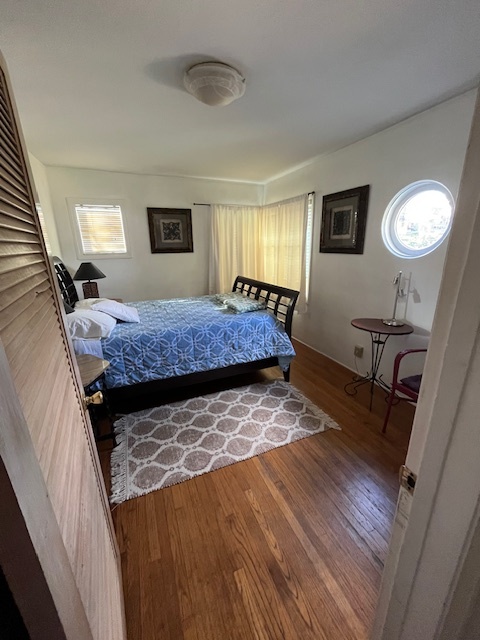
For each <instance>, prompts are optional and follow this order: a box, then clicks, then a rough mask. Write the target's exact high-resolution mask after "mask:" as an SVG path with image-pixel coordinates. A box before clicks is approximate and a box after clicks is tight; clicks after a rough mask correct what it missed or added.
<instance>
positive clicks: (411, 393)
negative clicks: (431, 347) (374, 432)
mask: <svg viewBox="0 0 480 640" xmlns="http://www.w3.org/2000/svg"><path fill="white" fill-rule="evenodd" d="M426 351H427V350H426V349H405V351H400V353H397V355H396V356H395V362H394V365H393V380H392V389H391V391H390V395H389V397H388V407H387V413H386V415H385V420H384V422H383V429H382V433H385V431H386V429H387V424H388V419H389V417H390V411H391V410H392V403H393V400H394V398H397V400H410V401H411V400H413V401H414V402H416V401H417V400H418V394H419V391H420V384H421V382H422V376H421V374H420V375H415V376H409V377H408V378H402V379H401V380H399V379H398V372H399V369H400V363H401V362H402V360H403V358H404V357H405V356H408V355H409V354H411V353H421V352H426ZM397 391H399V392H400V393H403V395H404V396H407V397H406V398H403V397H401V396H397V395H396V392H397Z"/></svg>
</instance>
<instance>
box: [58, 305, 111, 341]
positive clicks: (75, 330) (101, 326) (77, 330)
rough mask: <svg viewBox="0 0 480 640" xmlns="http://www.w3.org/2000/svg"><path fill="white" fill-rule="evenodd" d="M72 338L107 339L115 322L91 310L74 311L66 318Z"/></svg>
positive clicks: (99, 312) (103, 314)
mask: <svg viewBox="0 0 480 640" xmlns="http://www.w3.org/2000/svg"><path fill="white" fill-rule="evenodd" d="M66 321H67V327H68V330H69V332H70V335H71V337H72V338H82V339H86V338H108V336H109V335H110V334H111V333H112V331H113V329H114V328H115V325H116V324H117V321H116V320H115V318H112V317H111V316H109V315H107V314H106V313H102V312H101V311H93V310H92V309H75V311H74V312H73V313H69V314H68V315H67V316H66Z"/></svg>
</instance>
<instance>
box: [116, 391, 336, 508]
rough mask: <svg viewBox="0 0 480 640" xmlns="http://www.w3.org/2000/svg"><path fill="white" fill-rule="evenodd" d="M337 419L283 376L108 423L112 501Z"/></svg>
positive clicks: (221, 464)
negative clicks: (111, 429)
mask: <svg viewBox="0 0 480 640" xmlns="http://www.w3.org/2000/svg"><path fill="white" fill-rule="evenodd" d="M330 428H333V429H339V428H340V427H339V426H338V425H337V424H336V423H335V422H334V421H333V420H332V419H331V418H329V416H327V414H326V413H324V412H323V411H322V410H321V409H319V408H318V407H316V406H315V405H313V404H312V403H311V402H310V401H309V400H307V398H305V397H304V396H303V395H302V394H301V393H300V392H299V391H298V390H297V389H295V387H293V386H292V385H291V384H288V383H286V382H284V381H283V380H274V381H269V382H265V383H264V382H262V383H256V384H251V385H248V386H246V387H240V388H237V389H229V390H227V391H220V392H218V393H211V394H209V395H206V396H200V397H199V398H191V399H189V400H182V401H179V402H174V403H172V404H167V405H163V406H161V407H156V408H154V409H146V410H144V411H138V412H136V413H131V414H129V415H126V416H124V417H123V418H121V419H120V420H118V421H117V422H116V423H115V434H116V438H117V442H118V445H117V446H116V447H115V449H114V450H113V452H112V495H111V497H110V501H111V502H112V503H116V504H118V503H120V502H124V501H125V500H129V499H130V498H135V497H137V496H141V495H145V494H146V493H150V492H151V491H155V490H156V489H162V488H165V487H169V486H170V485H173V484H177V483H179V482H183V481H184V480H189V479H190V478H194V477H195V476H199V475H201V474H203V473H207V472H208V471H214V470H215V469H220V468H221V467H225V466H227V465H230V464H234V463H235V462H239V461H240V460H246V459H247V458H251V457H253V456H256V455H258V454H260V453H265V452H266V451H270V450H271V449H274V448H275V447H281V446H283V445H285V444H289V443H291V442H295V441H296V440H301V439H302V438H307V437H308V436H312V435H314V434H315V433H320V432H322V431H326V430H327V429H330Z"/></svg>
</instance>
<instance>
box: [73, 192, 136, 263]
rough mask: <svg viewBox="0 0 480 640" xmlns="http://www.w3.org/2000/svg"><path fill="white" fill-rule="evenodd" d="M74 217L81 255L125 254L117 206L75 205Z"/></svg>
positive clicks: (120, 210) (121, 221) (120, 211)
mask: <svg viewBox="0 0 480 640" xmlns="http://www.w3.org/2000/svg"><path fill="white" fill-rule="evenodd" d="M75 216H76V220H77V225H78V230H79V232H80V238H81V241H82V250H83V253H84V254H86V255H88V254H99V253H127V243H126V240H125V229H124V226H123V217H122V209H121V207H120V206H119V205H95V204H76V205H75Z"/></svg>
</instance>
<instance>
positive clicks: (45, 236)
mask: <svg viewBox="0 0 480 640" xmlns="http://www.w3.org/2000/svg"><path fill="white" fill-rule="evenodd" d="M35 208H36V209H37V213H38V220H39V221H40V229H41V230H42V235H43V241H44V242H45V249H46V250H47V253H48V255H51V253H52V248H51V246H50V240H49V239H48V233H47V227H46V225H45V216H44V215H43V210H42V207H41V205H40V204H39V203H38V202H36V203H35Z"/></svg>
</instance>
